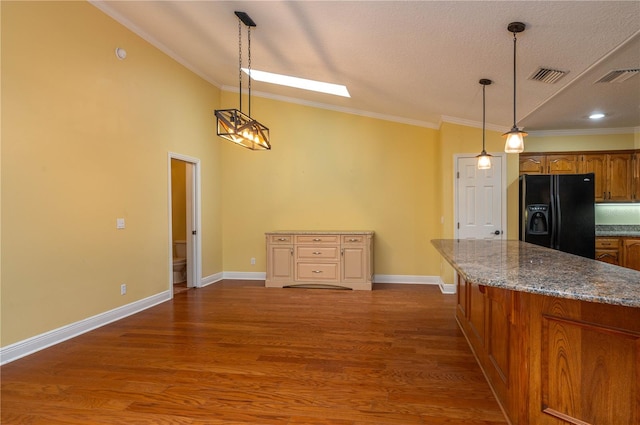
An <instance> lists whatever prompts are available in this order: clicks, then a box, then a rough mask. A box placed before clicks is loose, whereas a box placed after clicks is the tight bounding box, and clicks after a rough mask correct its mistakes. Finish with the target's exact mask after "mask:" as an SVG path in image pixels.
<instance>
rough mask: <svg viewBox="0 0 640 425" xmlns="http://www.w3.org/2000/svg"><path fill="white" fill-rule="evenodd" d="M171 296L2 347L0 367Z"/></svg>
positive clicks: (150, 299) (137, 303)
mask: <svg viewBox="0 0 640 425" xmlns="http://www.w3.org/2000/svg"><path fill="white" fill-rule="evenodd" d="M172 295H173V294H172V293H171V292H170V291H164V292H161V293H159V294H156V295H152V296H150V297H147V298H144V299H142V300H139V301H135V302H132V303H131V304H127V305H123V306H122V307H118V308H114V309H113V310H109V311H106V312H104V313H101V314H98V315H96V316H93V317H89V318H87V319H84V320H80V321H78V322H75V323H71V324H70V325H66V326H63V327H60V328H58V329H54V330H52V331H49V332H45V333H43V334H40V335H36V336H34V337H31V338H28V339H25V340H23V341H19V342H16V343H15V344H10V345H7V346H6V347H2V348H0V365H3V364H5V363H9V362H12V361H14V360H18V359H19V358H22V357H24V356H27V355H29V354H32V353H35V352H36V351H40V350H44V349H45V348H47V347H51V346H52V345H55V344H58V343H60V342H63V341H66V340H68V339H71V338H73V337H76V336H78V335H82V334H83V333H86V332H89V331H91V330H93V329H96V328H99V327H101V326H104V325H106V324H109V323H111V322H115V321H116V320H120V319H123V318H125V317H127V316H131V315H132V314H135V313H138V312H140V311H142V310H146V309H148V308H149V307H153V306H154V305H157V304H160V303H163V302H165V301H169V300H170V299H171V297H172Z"/></svg>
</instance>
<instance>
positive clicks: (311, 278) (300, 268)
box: [296, 263, 340, 282]
mask: <svg viewBox="0 0 640 425" xmlns="http://www.w3.org/2000/svg"><path fill="white" fill-rule="evenodd" d="M339 276H340V268H339V267H338V263H298V264H297V267H296V279H298V280H304V281H308V282H338V280H339V279H338V277H339Z"/></svg>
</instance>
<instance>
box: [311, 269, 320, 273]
mask: <svg viewBox="0 0 640 425" xmlns="http://www.w3.org/2000/svg"><path fill="white" fill-rule="evenodd" d="M311 272H312V273H322V270H311Z"/></svg>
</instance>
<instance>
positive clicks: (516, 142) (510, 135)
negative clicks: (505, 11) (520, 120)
mask: <svg viewBox="0 0 640 425" xmlns="http://www.w3.org/2000/svg"><path fill="white" fill-rule="evenodd" d="M525 28H526V25H525V24H523V23H522V22H511V23H510V24H509V25H508V26H507V29H508V30H509V32H510V33H512V34H513V127H512V128H511V130H510V131H509V132H507V133H504V134H503V135H502V136H503V137H506V138H507V141H506V143H505V145H504V151H505V152H506V153H520V152H523V151H524V137H525V136H526V135H527V133H525V132H524V131H520V129H519V128H518V125H517V124H516V41H517V38H516V34H518V33H521V32H522V31H524V29H525Z"/></svg>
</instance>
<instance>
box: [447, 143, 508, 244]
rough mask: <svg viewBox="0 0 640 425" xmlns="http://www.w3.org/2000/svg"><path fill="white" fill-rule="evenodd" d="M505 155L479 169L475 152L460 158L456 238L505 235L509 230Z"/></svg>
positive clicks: (458, 162)
mask: <svg viewBox="0 0 640 425" xmlns="http://www.w3.org/2000/svg"><path fill="white" fill-rule="evenodd" d="M503 160H504V156H500V155H496V156H494V157H493V158H492V161H491V168H490V169H488V170H478V167H477V166H476V163H477V159H476V158H475V156H472V157H467V156H459V157H457V159H456V229H455V233H456V238H457V239H502V238H505V236H506V235H505V233H504V231H505V230H506V202H505V200H506V192H505V190H504V186H505V185H504V177H505V176H504V175H503V172H504V171H503V168H506V167H504V163H503Z"/></svg>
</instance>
